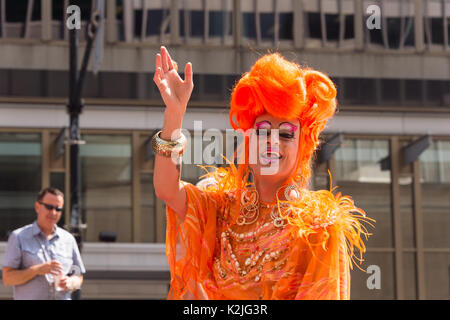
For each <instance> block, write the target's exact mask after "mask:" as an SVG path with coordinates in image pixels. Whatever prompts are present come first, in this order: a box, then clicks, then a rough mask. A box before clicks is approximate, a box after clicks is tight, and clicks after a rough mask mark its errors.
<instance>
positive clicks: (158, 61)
mask: <svg viewBox="0 0 450 320" xmlns="http://www.w3.org/2000/svg"><path fill="white" fill-rule="evenodd" d="M158 68H162V58H161V54H159V53H157V54H156V61H155V69H158Z"/></svg>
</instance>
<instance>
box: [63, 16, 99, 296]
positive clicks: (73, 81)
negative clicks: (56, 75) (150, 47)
mask: <svg viewBox="0 0 450 320" xmlns="http://www.w3.org/2000/svg"><path fill="white" fill-rule="evenodd" d="M102 18H103V17H101V15H100V14H99V13H98V11H97V12H95V13H94V14H93V16H92V20H91V21H90V23H89V26H88V38H87V44H86V50H85V53H84V57H83V62H82V65H81V69H80V71H78V30H77V29H76V28H73V29H72V30H70V31H69V36H70V37H69V41H70V72H69V95H70V96H69V103H68V105H67V111H68V113H69V116H70V127H69V144H70V225H69V232H70V233H71V234H72V235H73V236H74V237H75V239H76V241H77V244H78V247H79V249H80V252H81V250H82V244H83V241H82V240H83V239H82V231H83V229H84V228H85V227H86V226H85V225H84V224H83V220H84V219H82V216H81V184H80V180H81V165H80V144H83V143H84V142H83V141H81V135H80V127H79V119H80V114H81V113H82V111H83V106H84V102H83V100H82V98H81V94H82V89H83V83H84V78H85V75H86V69H87V66H88V63H89V57H90V55H91V51H92V46H93V43H94V39H95V37H96V33H97V29H98V26H99V23H100V22H101V19H102ZM72 297H73V299H76V300H78V299H80V297H81V292H80V290H78V291H76V292H74V294H73V296H72Z"/></svg>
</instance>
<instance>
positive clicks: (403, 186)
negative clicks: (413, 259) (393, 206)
mask: <svg viewBox="0 0 450 320" xmlns="http://www.w3.org/2000/svg"><path fill="white" fill-rule="evenodd" d="M412 182H413V179H412V177H400V178H399V186H400V215H401V224H402V239H403V247H404V248H414V247H415V246H416V245H415V239H414V213H413V195H412V192H413V189H412V188H413V184H412Z"/></svg>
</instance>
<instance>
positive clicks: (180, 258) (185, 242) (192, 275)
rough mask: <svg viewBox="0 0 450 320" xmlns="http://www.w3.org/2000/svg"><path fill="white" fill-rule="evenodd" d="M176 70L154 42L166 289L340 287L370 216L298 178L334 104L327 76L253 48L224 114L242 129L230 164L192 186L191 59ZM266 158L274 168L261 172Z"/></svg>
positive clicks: (320, 295)
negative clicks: (187, 154)
mask: <svg viewBox="0 0 450 320" xmlns="http://www.w3.org/2000/svg"><path fill="white" fill-rule="evenodd" d="M184 74H185V75H184V80H183V79H181V78H180V76H179V75H178V72H177V66H176V63H175V61H173V60H172V59H171V57H170V55H169V53H168V51H167V49H166V48H164V47H162V48H161V52H160V53H159V54H157V55H156V72H155V77H154V82H155V83H156V85H157V87H158V89H159V91H160V93H161V96H162V98H163V100H164V103H165V105H166V109H165V114H164V124H163V128H162V130H161V131H160V132H158V133H157V134H156V135H155V136H154V137H153V140H152V145H153V149H154V151H155V154H156V159H155V168H154V187H155V192H156V195H157V196H158V197H159V198H160V199H162V200H163V201H164V202H165V203H166V205H167V234H166V254H167V258H168V262H169V265H170V272H171V282H170V292H169V296H168V298H169V299H249V300H253V299H349V298H350V275H349V273H350V268H352V266H353V264H354V263H355V262H360V261H361V260H362V256H361V254H362V253H363V252H364V251H365V246H364V243H363V238H365V237H363V236H367V235H368V233H367V231H366V229H365V227H364V225H363V224H362V222H368V221H367V220H370V219H369V218H366V217H365V213H364V211H363V210H362V209H360V208H357V207H356V206H355V205H354V201H353V200H352V199H351V197H349V196H345V197H344V196H342V195H341V194H340V193H337V194H336V195H334V194H333V193H332V191H333V190H332V189H331V190H329V191H328V190H320V191H311V190H309V189H308V184H309V180H310V177H311V159H312V157H313V153H314V151H315V150H316V149H317V148H318V146H319V134H320V133H321V131H322V130H323V129H324V127H325V125H326V122H327V120H328V119H329V118H330V117H332V116H333V114H334V113H335V109H336V99H335V97H336V89H335V86H334V84H333V83H332V81H331V80H330V79H329V78H328V77H327V76H326V75H325V74H323V73H320V72H318V71H314V70H311V69H308V68H302V67H300V66H299V65H297V64H295V63H293V62H290V61H287V60H285V59H284V58H283V57H282V56H281V55H280V54H278V53H273V54H267V55H265V56H262V57H261V58H259V59H258V61H256V63H255V64H254V66H253V67H252V68H251V70H250V71H249V72H248V73H246V74H244V75H243V76H242V78H241V79H240V80H239V81H238V82H237V83H236V85H235V87H234V89H233V92H232V96H231V109H230V113H229V116H230V122H231V125H232V126H233V128H234V129H235V130H241V132H243V135H244V142H243V145H242V146H241V147H240V151H239V152H238V154H237V156H238V157H239V159H240V164H238V165H237V166H235V165H234V164H233V161H229V165H228V166H227V167H220V168H217V170H212V171H210V172H209V173H208V174H207V175H206V176H205V178H206V179H207V180H208V181H213V182H212V183H209V184H203V186H202V187H199V186H194V185H192V184H190V183H186V182H183V181H181V180H180V175H181V172H180V170H181V169H180V167H181V166H180V164H181V162H180V161H181V155H182V153H183V151H184V149H185V148H186V145H187V142H186V138H185V137H184V136H183V134H182V133H181V131H180V129H181V128H182V121H183V116H184V114H185V112H186V107H187V105H188V101H189V98H190V95H191V92H192V89H193V81H192V75H193V72H192V65H191V64H190V63H188V64H187V65H186V67H185V70H184ZM199 120H200V119H199ZM271 131H273V132H274V133H277V134H278V136H274V135H272V132H271ZM252 145H256V154H257V157H256V161H255V162H251V161H249V159H250V158H251V154H250V153H251V152H250V151H249V150H251V148H250V146H252ZM269 166H271V167H275V168H277V170H275V171H274V172H273V173H272V174H263V171H264V169H267V168H268V167H269ZM368 223H369V222H368ZM357 252H358V253H359V254H358V255H357V254H356V253H357Z"/></svg>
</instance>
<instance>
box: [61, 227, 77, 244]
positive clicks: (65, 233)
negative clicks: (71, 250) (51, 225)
mask: <svg viewBox="0 0 450 320" xmlns="http://www.w3.org/2000/svg"><path fill="white" fill-rule="evenodd" d="M57 228H58V229H57V230H58V235H59V236H60V237H61V238H62V239H63V240H64V241H67V242H72V243H76V240H75V237H74V236H73V235H72V234H71V233H70V232H69V231H67V230H66V229H63V228H60V227H57Z"/></svg>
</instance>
